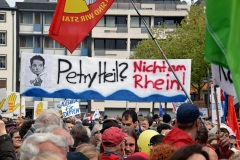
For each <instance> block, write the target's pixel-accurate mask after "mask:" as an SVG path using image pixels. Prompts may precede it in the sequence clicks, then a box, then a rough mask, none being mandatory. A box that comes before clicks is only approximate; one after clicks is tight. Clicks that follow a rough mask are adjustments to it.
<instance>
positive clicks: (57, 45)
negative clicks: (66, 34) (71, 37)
mask: <svg viewBox="0 0 240 160" xmlns="http://www.w3.org/2000/svg"><path fill="white" fill-rule="evenodd" d="M55 48H64V47H63V46H62V45H61V44H59V43H58V42H56V41H55Z"/></svg>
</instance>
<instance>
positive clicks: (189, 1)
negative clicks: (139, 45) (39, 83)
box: [6, 0, 196, 7]
mask: <svg viewBox="0 0 240 160" xmlns="http://www.w3.org/2000/svg"><path fill="white" fill-rule="evenodd" d="M6 1H7V3H8V4H9V6H10V7H14V6H15V2H22V1H23V0H6ZM185 1H186V2H187V3H189V4H190V3H191V0H185ZM194 1H196V0H194Z"/></svg>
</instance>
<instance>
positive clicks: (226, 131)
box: [220, 127, 229, 137]
mask: <svg viewBox="0 0 240 160" xmlns="http://www.w3.org/2000/svg"><path fill="white" fill-rule="evenodd" d="M220 132H223V133H224V135H225V136H226V137H229V131H228V130H227V128H223V127H221V128H220Z"/></svg>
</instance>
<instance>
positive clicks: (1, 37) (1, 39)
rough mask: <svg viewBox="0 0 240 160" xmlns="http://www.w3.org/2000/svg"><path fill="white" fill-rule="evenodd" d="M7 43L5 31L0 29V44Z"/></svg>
mask: <svg viewBox="0 0 240 160" xmlns="http://www.w3.org/2000/svg"><path fill="white" fill-rule="evenodd" d="M6 44H7V31H0V45H6Z"/></svg>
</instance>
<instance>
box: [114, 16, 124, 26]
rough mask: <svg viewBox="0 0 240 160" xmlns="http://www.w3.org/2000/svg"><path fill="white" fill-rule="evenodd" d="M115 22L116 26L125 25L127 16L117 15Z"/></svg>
mask: <svg viewBox="0 0 240 160" xmlns="http://www.w3.org/2000/svg"><path fill="white" fill-rule="evenodd" d="M116 24H117V27H127V16H117V17H116Z"/></svg>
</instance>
